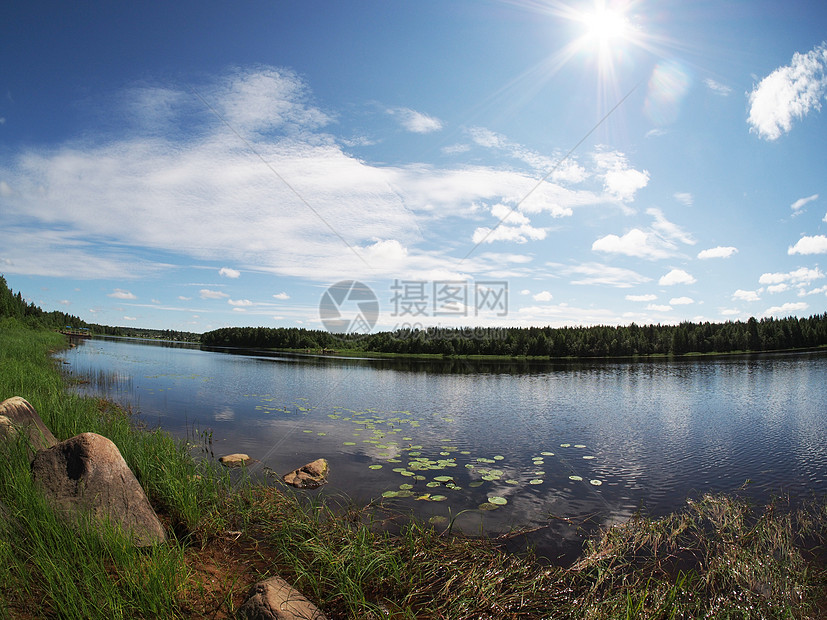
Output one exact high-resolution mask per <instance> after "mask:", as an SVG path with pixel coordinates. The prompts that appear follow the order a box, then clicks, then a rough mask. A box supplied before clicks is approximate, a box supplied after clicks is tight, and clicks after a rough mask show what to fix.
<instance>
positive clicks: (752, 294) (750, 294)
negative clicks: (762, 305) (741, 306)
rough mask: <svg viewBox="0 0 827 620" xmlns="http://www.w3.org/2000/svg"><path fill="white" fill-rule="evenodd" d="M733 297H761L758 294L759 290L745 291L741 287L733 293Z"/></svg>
mask: <svg viewBox="0 0 827 620" xmlns="http://www.w3.org/2000/svg"><path fill="white" fill-rule="evenodd" d="M732 299H737V300H739V301H758V300H759V299H761V297H760V296H759V295H758V291H745V290H743V289H740V288H739V289H738V290H737V291H735V292H734V293H733V294H732Z"/></svg>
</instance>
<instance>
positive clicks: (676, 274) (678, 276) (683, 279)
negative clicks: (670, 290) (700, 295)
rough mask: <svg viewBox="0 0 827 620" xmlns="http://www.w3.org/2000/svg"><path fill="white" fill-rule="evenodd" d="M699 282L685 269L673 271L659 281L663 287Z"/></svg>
mask: <svg viewBox="0 0 827 620" xmlns="http://www.w3.org/2000/svg"><path fill="white" fill-rule="evenodd" d="M695 282H697V280H695V278H694V277H693V276H691V275H690V274H688V273H687V272H686V271H684V270H683V269H673V270H672V271H670V272H669V273H667V274H666V275H664V276H663V277H661V279H660V280H658V284H660V285H661V286H673V285H675V284H694V283H695Z"/></svg>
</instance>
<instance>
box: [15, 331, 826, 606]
mask: <svg viewBox="0 0 827 620" xmlns="http://www.w3.org/2000/svg"><path fill="white" fill-rule="evenodd" d="M61 346H63V340H62V338H61V337H60V336H59V335H57V334H52V333H49V332H45V331H32V330H29V329H26V328H24V327H22V326H21V325H20V324H18V323H16V322H15V321H11V320H3V319H0V399H5V398H8V397H10V396H15V395H19V396H23V397H24V398H26V399H27V400H29V401H30V402H31V403H32V404H33V405H34V407H35V408H36V409H37V410H38V412H40V414H41V416H42V417H43V419H44V421H45V422H46V424H47V425H48V426H49V427H50V428H51V429H52V431H53V433H54V434H55V435H56V436H57V437H58V439H65V438H67V437H70V436H72V435H74V434H77V433H80V432H84V431H94V432H98V433H101V434H103V435H106V436H107V437H110V438H111V439H112V440H113V441H114V442H115V443H116V444H117V445H118V446H119V448H120V449H121V451H122V453H123V455H124V458H125V459H126V461H127V463H128V464H129V465H130V467H131V468H132V469H133V471H134V472H135V474H136V476H137V477H138V479H139V480H140V481H141V483H142V484H143V486H144V488H145V489H146V490H147V494H148V495H149V497H150V500H151V501H152V503H153V505H154V506H155V507H156V509H157V510H158V511H159V513H160V515H161V517H162V520H163V521H164V523H165V525H166V526H167V530H168V532H169V533H170V542H169V543H168V544H166V545H164V546H161V547H158V548H155V549H152V550H149V551H147V550H143V551H139V550H135V549H132V548H131V547H130V546H129V544H127V542H126V541H125V540H124V539H123V538H122V537H121V536H120V535H119V534H118V533H117V532H111V531H109V532H99V531H96V530H94V529H92V528H91V527H81V528H79V529H78V530H68V529H67V528H66V527H65V526H64V525H63V524H62V523H61V522H59V521H58V520H57V519H56V518H55V517H54V516H53V515H52V513H51V511H50V509H49V507H48V506H47V505H45V503H44V502H43V500H42V499H41V498H40V495H39V493H38V492H37V489H35V488H34V487H33V485H32V483H31V479H30V476H29V461H28V457H27V454H26V451H25V446H23V445H19V444H13V445H10V446H7V447H6V448H5V450H6V454H4V455H2V457H0V501H1V502H2V504H3V506H4V508H2V511H3V513H4V514H2V515H0V517H1V518H0V614H4V615H5V616H6V617H12V618H14V617H69V618H74V617H77V618H99V617H100V618H134V617H144V618H158V617H161V618H174V617H183V618H186V617H227V616H231V615H232V614H233V612H234V610H235V609H236V608H237V606H238V605H239V604H240V602H241V601H242V600H243V596H244V594H245V592H246V590H247V589H248V587H249V586H250V585H251V584H252V583H253V582H254V581H255V580H256V578H257V577H259V576H263V575H270V574H279V575H281V576H282V577H284V578H285V579H287V580H288V581H289V582H291V583H293V584H295V585H296V587H298V588H299V590H301V591H302V592H303V593H304V594H305V595H306V596H308V597H309V598H310V599H311V600H313V601H314V602H315V603H316V604H317V605H319V606H320V607H321V608H322V609H323V611H324V612H325V613H326V614H327V615H328V617H330V618H450V619H463V618H469V619H470V618H492V619H500V618H526V619H528V618H596V619H600V618H605V619H609V618H612V619H614V618H700V617H704V618H819V617H823V616H824V612H826V611H827V608H825V607H823V606H822V604H823V601H824V600H825V598H824V597H825V592H824V585H823V584H824V578H825V575H827V573H825V557H824V555H823V553H822V551H823V548H822V545H823V541H824V540H825V535H827V511H826V510H825V508H824V506H823V505H821V504H814V505H811V506H809V507H807V508H806V509H804V508H796V509H795V510H793V509H788V508H786V507H785V506H784V505H783V504H782V503H781V502H779V503H777V504H774V505H773V506H770V507H762V508H761V509H752V508H751V507H749V506H748V505H746V504H745V503H744V502H741V501H738V500H736V499H734V498H730V497H721V496H715V497H712V496H708V497H702V498H700V499H698V500H697V501H695V502H692V503H691V504H688V505H687V507H686V508H685V510H683V511H680V512H679V513H676V514H674V515H670V516H668V517H666V518H663V519H648V518H645V517H642V516H641V517H639V518H635V519H632V520H631V521H629V522H628V523H626V524H624V525H622V526H618V527H615V528H612V529H610V530H607V531H606V532H604V533H603V534H602V535H601V536H600V537H599V538H597V539H595V540H594V541H592V542H591V543H589V546H588V547H587V548H586V549H585V550H584V554H583V557H582V558H581V560H580V561H579V562H577V563H576V564H575V565H574V566H571V567H555V566H548V565H545V564H544V563H542V562H539V561H537V559H536V558H534V557H533V556H532V555H531V554H529V553H526V554H522V555H514V554H508V553H506V552H504V551H503V550H502V548H501V546H500V545H499V543H498V541H497V540H477V539H469V538H463V537H455V536H450V535H446V533H445V532H441V531H438V530H435V529H433V528H432V527H431V526H430V525H427V524H424V523H421V522H417V521H413V522H411V521H405V522H402V521H398V520H397V519H396V518H395V517H394V515H392V514H390V513H388V512H386V511H384V510H382V509H381V508H380V507H376V506H373V507H367V508H365V507H358V506H344V507H342V506H333V505H332V504H324V503H320V502H317V501H303V500H302V499H301V498H302V495H301V494H296V493H293V492H292V490H289V489H282V488H277V487H267V486H261V485H254V484H251V483H249V482H248V481H246V480H244V479H243V478H242V479H241V480H237V479H236V480H231V479H230V478H229V476H228V475H227V472H226V471H224V470H218V469H216V468H215V467H213V466H211V465H210V464H209V463H205V462H198V461H196V460H194V459H193V458H191V456H190V454H189V452H188V451H187V448H186V446H184V445H182V444H180V443H177V442H175V441H173V440H172V439H171V438H170V437H169V436H168V435H166V434H165V433H162V432H159V431H148V430H145V429H144V430H142V429H138V428H136V427H135V426H134V425H133V424H132V420H131V419H130V416H129V414H128V413H127V412H124V411H122V410H120V409H118V408H117V407H115V406H113V405H111V404H110V403H106V402H104V401H100V400H98V399H92V398H81V397H78V396H75V395H72V394H70V393H68V392H67V391H66V390H65V387H64V384H63V381H62V379H61V377H60V375H59V372H58V370H57V368H56V365H55V364H54V362H53V361H52V360H51V359H50V358H49V357H48V355H47V353H48V351H49V350H54V349H57V348H59V347H61ZM389 521H392V522H393V527H388V522H389ZM391 530H392V531H393V532H394V533H393V534H391V533H389V532H390V531H391Z"/></svg>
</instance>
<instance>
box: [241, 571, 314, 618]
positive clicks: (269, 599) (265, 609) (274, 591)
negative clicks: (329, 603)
mask: <svg viewBox="0 0 827 620" xmlns="http://www.w3.org/2000/svg"><path fill="white" fill-rule="evenodd" d="M237 617H238V618H246V619H247V620H327V618H326V616H325V615H324V614H323V613H322V612H321V611H319V609H318V607H316V606H315V605H314V604H313V603H311V602H310V601H309V600H307V598H305V597H304V595H303V594H302V593H301V592H299V591H298V590H296V589H295V588H293V587H292V586H291V585H290V584H289V583H287V582H286V581H285V580H284V579H282V578H281V577H270V578H269V579H265V580H264V581H259V582H258V583H257V584H255V585H254V586H253V587H252V588H251V589H250V593H249V594H248V595H247V600H246V601H245V602H244V604H243V605H242V606H241V607H240V608H239V609H238V614H237Z"/></svg>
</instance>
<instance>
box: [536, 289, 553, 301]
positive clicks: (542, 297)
mask: <svg viewBox="0 0 827 620" xmlns="http://www.w3.org/2000/svg"><path fill="white" fill-rule="evenodd" d="M532 297H534V301H551V300H552V299H553V297H552V295H551V293H549V292H548V291H541V292H539V293H537V294H536V295H533V296H532Z"/></svg>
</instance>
